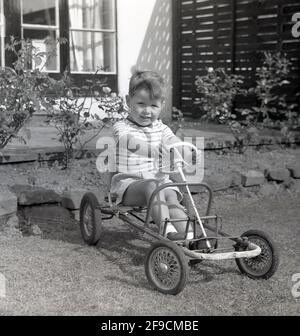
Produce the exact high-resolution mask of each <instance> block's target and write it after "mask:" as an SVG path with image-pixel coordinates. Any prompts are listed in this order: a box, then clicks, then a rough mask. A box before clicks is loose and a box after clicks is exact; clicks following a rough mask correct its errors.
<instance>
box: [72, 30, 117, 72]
mask: <svg viewBox="0 0 300 336" xmlns="http://www.w3.org/2000/svg"><path fill="white" fill-rule="evenodd" d="M70 58H71V71H73V72H95V71H96V70H97V69H98V68H101V70H102V71H108V72H115V71H116V67H115V58H116V57H115V34H114V33H93V32H80V31H70Z"/></svg>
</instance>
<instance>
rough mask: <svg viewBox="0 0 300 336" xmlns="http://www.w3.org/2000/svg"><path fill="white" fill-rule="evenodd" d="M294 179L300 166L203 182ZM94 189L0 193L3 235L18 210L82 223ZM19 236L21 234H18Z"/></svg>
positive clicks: (217, 186) (218, 187)
mask: <svg viewBox="0 0 300 336" xmlns="http://www.w3.org/2000/svg"><path fill="white" fill-rule="evenodd" d="M292 179H300V165H295V166H290V167H288V168H284V169H277V170H276V169H274V170H266V171H264V172H261V171H256V170H249V171H248V172H246V173H240V172H233V173H232V174H231V176H227V177H225V178H224V176H223V175H219V176H213V177H209V178H207V179H204V181H203V182H206V183H208V184H209V185H210V186H211V188H212V190H213V191H226V190H227V189H229V188H232V187H237V186H241V187H245V188H247V187H253V186H261V185H265V184H267V183H268V182H272V183H274V182H275V183H286V184H288V183H290V182H291V180H292ZM87 191H91V190H85V189H73V190H68V191H65V192H64V193H63V194H62V195H58V194H57V193H55V192H54V191H53V190H48V189H44V188H41V187H33V186H29V185H24V186H21V185H15V186H12V187H10V188H6V189H1V190H0V234H1V232H4V234H5V232H6V231H7V230H8V231H9V232H10V233H11V232H13V233H15V232H16V231H18V230H17V227H18V217H17V211H18V208H19V209H20V208H22V207H27V208H28V206H31V207H34V206H40V205H46V204H47V205H49V204H52V205H59V206H61V207H63V208H65V209H67V210H69V212H70V214H71V215H72V217H73V218H75V219H76V220H79V209H80V202H81V199H82V197H83V195H84V194H85V193H86V192H87ZM191 191H192V192H194V193H197V192H200V190H199V188H191ZM92 192H94V193H95V195H96V197H97V198H98V199H99V202H100V203H102V202H103V198H104V196H105V195H104V193H103V191H100V190H92ZM19 234H20V232H19Z"/></svg>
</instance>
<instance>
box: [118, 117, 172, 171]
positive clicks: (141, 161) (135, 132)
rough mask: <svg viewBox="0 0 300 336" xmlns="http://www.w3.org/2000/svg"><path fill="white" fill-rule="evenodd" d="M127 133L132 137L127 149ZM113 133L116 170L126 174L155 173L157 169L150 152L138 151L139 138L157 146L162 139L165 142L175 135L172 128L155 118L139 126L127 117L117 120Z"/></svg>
mask: <svg viewBox="0 0 300 336" xmlns="http://www.w3.org/2000/svg"><path fill="white" fill-rule="evenodd" d="M129 134H130V135H131V136H133V137H132V138H131V139H130V140H129V142H128V148H129V149H128V148H127V146H126V145H127V137H126V136H128V135H129ZM113 135H114V137H115V140H116V141H117V143H119V146H118V150H117V156H116V167H117V171H118V172H120V173H128V174H136V173H141V172H152V173H155V172H157V171H158V169H157V167H156V165H155V162H154V158H153V156H152V157H151V153H149V154H148V156H143V155H141V153H139V150H138V143H139V140H141V141H143V142H146V143H148V144H151V146H157V147H158V146H159V145H160V144H161V143H162V141H164V142H165V143H167V142H168V141H169V140H171V139H173V138H174V137H175V135H174V133H173V132H172V130H171V129H170V128H169V127H168V126H167V125H165V124H163V123H162V121H161V120H156V121H154V122H153V123H152V125H150V126H145V127H143V126H139V125H137V124H135V123H134V122H132V121H130V120H129V119H125V120H122V121H118V122H116V123H115V124H114V126H113ZM122 141H124V144H125V145H122V143H121V142H122ZM130 149H131V150H130ZM135 149H137V150H135Z"/></svg>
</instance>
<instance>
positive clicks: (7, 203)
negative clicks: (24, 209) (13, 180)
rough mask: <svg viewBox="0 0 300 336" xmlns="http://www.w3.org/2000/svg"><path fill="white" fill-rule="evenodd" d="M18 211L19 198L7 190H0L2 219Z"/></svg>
mask: <svg viewBox="0 0 300 336" xmlns="http://www.w3.org/2000/svg"><path fill="white" fill-rule="evenodd" d="M17 209H18V199H17V196H16V195H15V194H14V193H13V192H11V191H9V190H8V189H6V188H4V189H0V217H2V216H8V215H11V214H14V213H16V212H17Z"/></svg>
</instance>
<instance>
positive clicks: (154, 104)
mask: <svg viewBox="0 0 300 336" xmlns="http://www.w3.org/2000/svg"><path fill="white" fill-rule="evenodd" d="M126 100H127V105H128V107H129V116H130V117H131V119H133V120H134V121H135V122H136V123H137V124H139V125H141V126H150V125H151V124H152V123H153V121H155V120H157V118H158V117H159V115H160V113H161V110H162V107H163V104H164V103H163V100H162V99H156V98H153V99H151V97H150V94H149V92H148V91H147V90H145V89H140V90H137V91H136V92H135V94H134V96H133V97H130V96H127V97H126Z"/></svg>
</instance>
